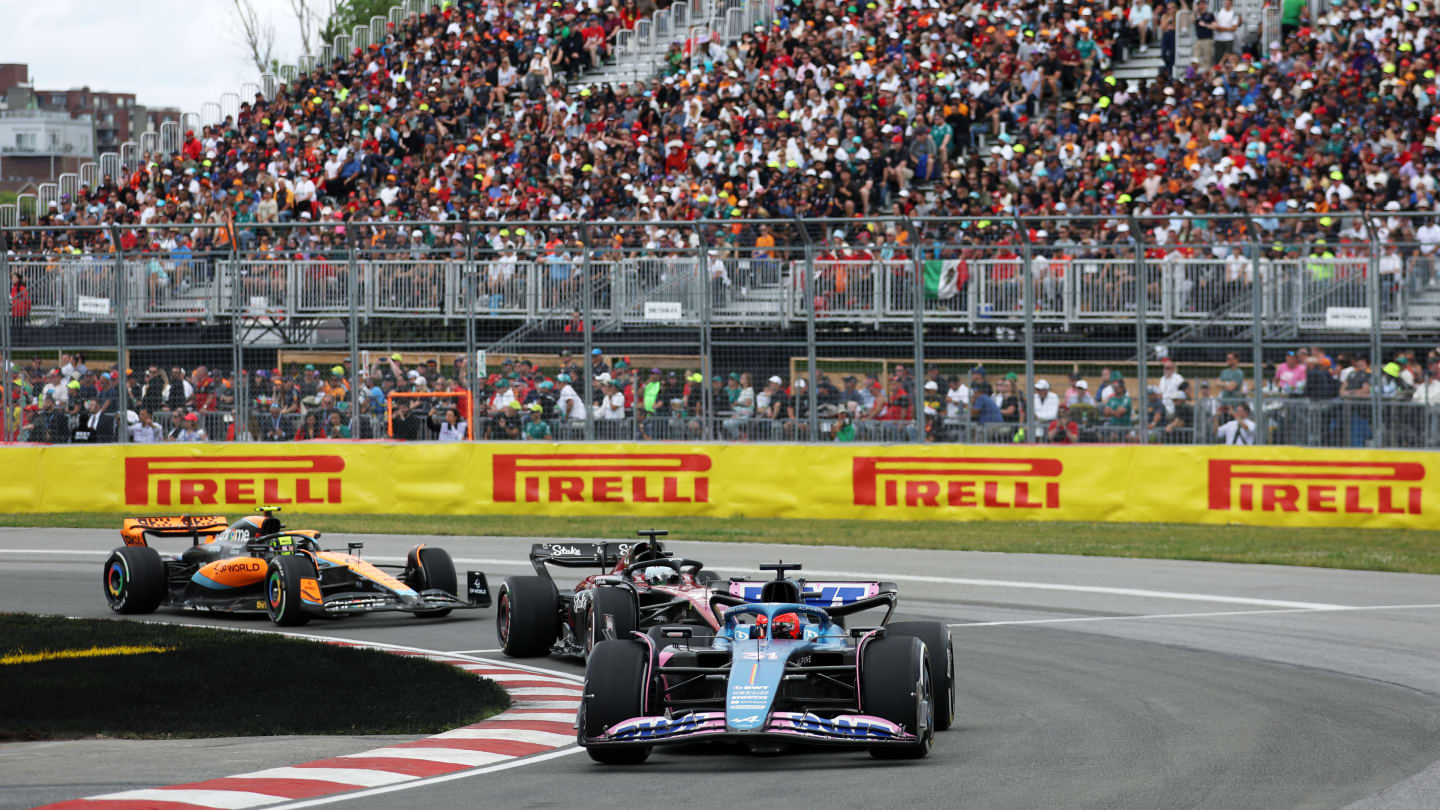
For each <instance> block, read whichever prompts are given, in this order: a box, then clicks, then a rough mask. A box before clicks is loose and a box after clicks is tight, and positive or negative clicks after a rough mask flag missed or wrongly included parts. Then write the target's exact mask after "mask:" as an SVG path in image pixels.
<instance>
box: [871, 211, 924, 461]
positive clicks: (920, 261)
mask: <svg viewBox="0 0 1440 810" xmlns="http://www.w3.org/2000/svg"><path fill="white" fill-rule="evenodd" d="M905 225H906V226H907V227H908V228H909V229H910V244H912V245H914V246H915V248H914V249H913V250H911V251H910V254H911V256H912V259H911V263H912V265H913V267H912V270H913V271H914V276H913V277H912V278H911V281H910V306H911V307H913V308H914V314H915V320H914V323H913V325H912V327H911V329H912V332H913V334H914V336H915V368H914V369H912V370H911V372H910V407H911V408H913V409H914V411H915V431H916V433H915V441H917V442H920V443H922V444H923V443H924V442H925V389H924V388H923V387H922V386H924V384H925V263H924V256H922V255H921V254H922V253H923V252H924V247H923V246H922V245H921V244H920V229H919V228H918V227H917V226H916V224H915V221H914V220H912V219H910V218H909V217H906V218H905ZM889 275H890V273H885V276H889ZM876 287H877V288H878V287H879V285H878V284H877V285H876ZM875 311H876V314H879V313H880V312H883V311H884V303H883V300H882V301H881V302H880V306H879V307H877V309H876V310H875Z"/></svg>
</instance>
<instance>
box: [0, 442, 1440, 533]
mask: <svg viewBox="0 0 1440 810" xmlns="http://www.w3.org/2000/svg"><path fill="white" fill-rule="evenodd" d="M0 459H3V461H4V463H5V469H6V470H7V471H8V473H7V474H6V475H4V476H0V511H8V512H68V511H115V512H130V513H136V514H141V513H175V512H186V511H214V510H231V511H238V510H243V509H245V508H248V507H254V506H256V505H259V504H275V505H279V506H284V507H287V508H289V509H292V510H294V511H302V512H351V513H377V514H378V513H400V514H407V513H413V514H452V515H461V514H468V515H485V514H546V515H615V514H633V515H648V516H656V517H661V516H677V515H708V516H713V517H733V516H742V515H743V516H745V517H774V518H862V519H873V520H1085V521H1144V522H1172V523H1248V524H1255V525H1267V526H1337V527H1339V526H1355V527H1362V526H1363V527H1369V526H1373V527H1393V528H1434V527H1435V525H1436V524H1435V521H1434V520H1433V518H1432V517H1431V516H1432V515H1434V514H1436V513H1437V511H1440V491H1437V483H1440V454H1435V453H1424V452H1404V451H1360V450H1354V451H1352V450H1310V449H1301V448H1282V447H1174V446H1159V447H1155V446H1151V447H1139V446H1115V445H1098V446H1072V447H1046V446H1035V447H1026V446H994V447H968V446H954V445H938V446H926V447H895V446H866V445H821V446H805V445H763V444H738V445H721V444H704V445H678V444H655V445H638V444H613V445H611V444H594V445H572V444H529V443H516V444H500V443H495V444H466V443H456V444H418V443H414V444H412V443H382V442H374V443H371V442H355V443H326V442H318V443H304V444H293V445H258V444H251V445H228V446H227V445H200V444H191V445H164V446H158V447H157V446H155V445H139V446H137V445H130V446H125V447H119V446H101V447H96V446H85V447H76V446H54V447H25V446H17V447H7V448H4V449H0Z"/></svg>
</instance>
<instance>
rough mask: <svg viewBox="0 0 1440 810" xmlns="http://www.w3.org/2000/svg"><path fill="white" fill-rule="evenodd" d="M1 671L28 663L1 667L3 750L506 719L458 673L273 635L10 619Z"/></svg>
mask: <svg viewBox="0 0 1440 810" xmlns="http://www.w3.org/2000/svg"><path fill="white" fill-rule="evenodd" d="M156 650H161V651H158V652H157V651H156ZM67 651H68V652H69V653H70V654H69V655H66V654H65V653H66V652H67ZM51 653H56V654H58V655H49V654H51ZM37 657H38V658H40V659H41V660H33V659H35V658H37ZM0 659H12V660H17V661H20V663H7V664H0V683H3V684H5V688H4V689H0V740H47V739H74V738H81V737H96V736H100V737H129V738H166V737H252V736H268V735H276V734H415V735H417V736H418V735H422V734H432V733H436V732H440V731H446V730H448V729H452V728H455V727H457V726H464V725H469V724H470V723H476V722H479V721H481V720H483V719H485V718H486V717H489V716H491V715H493V714H496V713H498V712H500V711H503V710H504V709H505V708H506V707H507V706H509V705H510V698H509V696H508V695H507V694H506V693H505V691H504V690H503V689H501V688H500V687H499V686H498V685H497V684H496V683H495V682H494V681H491V680H488V679H484V678H480V677H477V676H475V675H471V674H470V673H468V672H464V671H462V670H459V669H456V668H455V667H452V666H449V665H448V664H441V663H437V662H435V661H429V660H426V659H423V658H415V657H411V656H402V655H392V654H390V653H386V652H379V651H377V650H361V649H355V648H353V647H337V646H333V645H330V644H317V643H315V642H311V641H302V640H299V639H293V638H285V637H283V636H277V635H273V634H269V633H234V632H225V631H221V630H207V629H204V628H195V627H176V626H174V625H160V624H140V623H137V622H124V621H112V620H105V619H65V618H59V617H54V616H33V615H29V614H23V613H21V614H17V613H4V614H0Z"/></svg>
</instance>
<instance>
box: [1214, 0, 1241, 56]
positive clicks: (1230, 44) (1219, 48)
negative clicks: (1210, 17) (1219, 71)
mask: <svg viewBox="0 0 1440 810" xmlns="http://www.w3.org/2000/svg"><path fill="white" fill-rule="evenodd" d="M1212 30H1213V31H1214V33H1215V51H1214V60H1215V62H1217V63H1219V62H1223V61H1224V60H1225V57H1226V56H1229V55H1230V53H1231V52H1232V51H1233V50H1234V48H1235V38H1236V35H1237V34H1240V33H1243V32H1244V30H1245V18H1244V17H1243V16H1242V15H1241V14H1240V12H1239V11H1237V10H1236V9H1235V0H1221V7H1220V8H1219V9H1216V10H1215V19H1214V22H1213V23H1212Z"/></svg>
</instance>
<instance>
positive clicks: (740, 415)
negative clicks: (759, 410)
mask: <svg viewBox="0 0 1440 810" xmlns="http://www.w3.org/2000/svg"><path fill="white" fill-rule="evenodd" d="M732 392H733V394H732ZM726 394H727V395H732V396H733V398H732V399H731V401H730V418H728V419H726V420H724V421H723V422H721V426H722V427H723V428H724V429H725V435H726V436H728V437H729V438H730V439H731V440H732V441H733V440H738V439H740V438H741V436H742V433H743V431H744V429H745V427H746V424H747V423H748V422H749V421H750V420H751V419H752V418H754V416H755V385H754V383H753V382H751V377H750V372H748V371H747V372H745V373H743V374H741V375H739V376H738V377H737V376H735V375H734V374H732V375H730V387H729V388H728V389H727V391H726Z"/></svg>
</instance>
